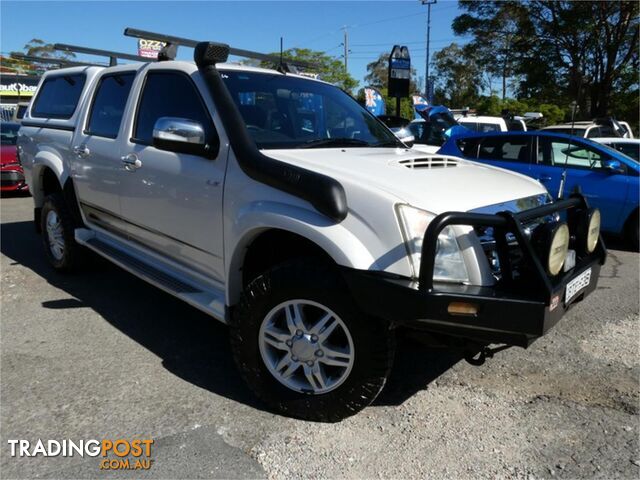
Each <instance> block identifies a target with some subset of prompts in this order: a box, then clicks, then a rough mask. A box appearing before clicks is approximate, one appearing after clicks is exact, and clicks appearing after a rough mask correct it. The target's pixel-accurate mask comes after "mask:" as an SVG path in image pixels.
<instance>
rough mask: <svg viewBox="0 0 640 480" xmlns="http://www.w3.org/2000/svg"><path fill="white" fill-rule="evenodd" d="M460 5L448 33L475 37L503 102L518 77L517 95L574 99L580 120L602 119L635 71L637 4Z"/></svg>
mask: <svg viewBox="0 0 640 480" xmlns="http://www.w3.org/2000/svg"><path fill="white" fill-rule="evenodd" d="M460 7H461V8H463V9H464V10H466V13H464V14H462V15H460V16H458V17H456V19H455V20H454V22H453V28H454V31H455V32H456V33H457V34H471V35H473V37H474V39H473V41H472V42H471V46H472V47H471V48H475V50H476V51H477V54H478V57H479V58H480V59H481V63H482V64H483V66H484V68H485V69H486V70H489V71H496V69H500V68H501V69H502V78H503V96H504V95H505V94H506V90H507V89H506V85H507V78H508V77H514V76H516V77H521V78H519V79H518V80H520V81H519V87H518V91H519V93H520V94H524V95H526V96H534V95H537V96H541V97H543V99H544V100H545V101H562V103H565V104H566V103H569V102H570V101H573V100H577V101H578V104H579V105H580V112H581V115H582V116H583V117H587V116H590V117H595V116H602V115H607V114H609V113H610V107H611V102H612V98H613V97H614V95H617V94H618V93H622V92H619V91H618V90H616V89H617V88H619V84H617V83H616V81H617V79H618V78H619V77H620V75H621V74H622V73H623V72H624V71H625V69H626V68H628V67H629V66H631V67H632V68H633V69H635V70H636V71H637V68H638V34H639V22H638V13H639V4H638V2H635V1H620V0H616V1H606V2H605V1H603V2H596V1H581V2H578V1H570V0H551V1H543V0H525V1H522V2H519V1H515V0H507V1H497V0H491V1H485V2H475V1H470V0H461V1H460ZM636 79H637V76H636ZM635 85H636V86H637V82H636V83H635Z"/></svg>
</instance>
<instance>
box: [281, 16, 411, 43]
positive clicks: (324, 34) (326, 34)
mask: <svg viewBox="0 0 640 480" xmlns="http://www.w3.org/2000/svg"><path fill="white" fill-rule="evenodd" d="M421 14H422V12H416V13H410V14H407V15H400V16H397V17H385V18H382V19H379V20H374V21H372V22H367V23H357V24H354V25H346V27H348V28H359V27H367V26H369V25H377V24H379V23H384V22H391V21H393V20H399V19H402V18H409V17H416V16H418V15H421ZM343 28H344V26H343V27H340V28H338V29H334V30H330V31H329V32H327V33H323V34H322V35H320V36H318V37H314V38H312V39H311V40H306V41H303V42H297V43H296V47H293V48H301V47H299V45H310V44H312V43H315V42H317V41H318V40H322V39H323V38H326V37H328V36H331V35H335V34H336V33H340V32H342V31H343Z"/></svg>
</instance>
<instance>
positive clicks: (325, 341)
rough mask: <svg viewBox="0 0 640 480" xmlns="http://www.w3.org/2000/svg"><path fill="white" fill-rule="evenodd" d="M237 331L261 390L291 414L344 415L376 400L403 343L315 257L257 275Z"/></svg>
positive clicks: (245, 363) (239, 359)
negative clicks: (358, 304) (360, 307)
mask: <svg viewBox="0 0 640 480" xmlns="http://www.w3.org/2000/svg"><path fill="white" fill-rule="evenodd" d="M300 321H302V323H300ZM230 334H231V346H232V349H233V353H234V358H235V361H236V364H237V366H238V368H239V370H240V373H241V375H242V376H243V378H244V379H245V381H246V382H247V384H248V385H249V387H250V388H251V389H252V390H253V391H254V392H255V394H256V395H257V396H258V397H259V398H260V399H262V400H263V401H264V402H265V403H267V404H268V405H269V406H271V407H272V408H274V409H275V410H277V411H279V412H281V413H282V414H284V415H287V416H292V417H297V418H302V419H305V420H311V421H321V422H337V421H340V420H342V419H344V418H346V417H349V416H351V415H354V414H355V413H357V412H359V411H360V410H362V409H363V408H365V407H366V406H367V405H369V404H370V403H371V402H372V401H373V400H374V399H375V398H376V396H377V395H378V394H379V393H380V391H381V390H382V388H383V387H384V385H385V382H386V380H387V377H388V375H389V372H390V370H391V366H392V363H393V356H394V351H395V337H394V332H393V330H391V329H389V327H388V325H386V324H385V323H384V322H382V321H380V320H377V319H375V318H371V317H367V316H366V315H364V314H363V313H362V312H360V311H359V310H358V309H357V308H356V306H355V305H354V303H353V301H352V299H351V298H350V296H349V291H348V289H347V288H346V285H345V284H344V282H343V281H342V278H341V277H340V275H339V274H338V273H337V272H336V271H335V269H333V268H331V267H330V266H324V265H320V264H317V263H315V262H314V261H313V260H312V259H309V260H307V261H305V260H299V261H294V262H289V263H284V264H281V265H278V266H276V267H274V268H273V269H271V270H269V271H267V272H265V273H264V274H262V275H260V276H259V277H257V278H256V279H254V280H253V281H252V282H250V283H249V285H248V286H247V287H246V288H245V291H244V293H243V295H242V299H241V301H240V303H239V305H238V306H237V307H236V308H235V309H234V311H233V315H232V319H231V325H230ZM274 345H275V346H274Z"/></svg>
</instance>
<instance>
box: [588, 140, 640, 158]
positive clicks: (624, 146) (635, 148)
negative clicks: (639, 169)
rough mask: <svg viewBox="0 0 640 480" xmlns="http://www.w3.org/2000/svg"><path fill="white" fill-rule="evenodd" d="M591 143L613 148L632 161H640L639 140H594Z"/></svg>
mask: <svg viewBox="0 0 640 480" xmlns="http://www.w3.org/2000/svg"><path fill="white" fill-rule="evenodd" d="M593 141H594V142H598V143H601V144H603V145H606V146H607V147H611V148H615V149H616V150H618V151H619V152H622V153H624V154H625V155H627V156H629V157H631V158H633V159H634V160H636V161H640V140H639V139H637V138H619V137H610V138H594V139H593Z"/></svg>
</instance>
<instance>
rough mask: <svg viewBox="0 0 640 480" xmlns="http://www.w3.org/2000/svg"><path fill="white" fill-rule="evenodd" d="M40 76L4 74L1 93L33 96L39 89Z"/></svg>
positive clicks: (15, 95) (1, 80) (0, 86)
mask: <svg viewBox="0 0 640 480" xmlns="http://www.w3.org/2000/svg"><path fill="white" fill-rule="evenodd" d="M39 81H40V79H39V78H38V77H32V76H26V75H24V76H23V75H2V78H0V95H2V96H14V97H17V96H20V97H33V95H34V94H35V93H36V90H37V89H38V82H39Z"/></svg>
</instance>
